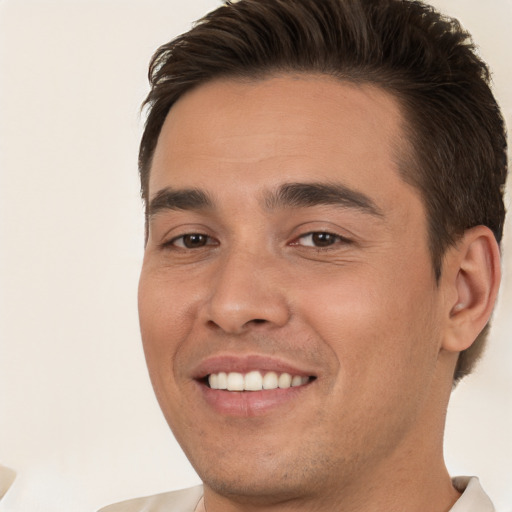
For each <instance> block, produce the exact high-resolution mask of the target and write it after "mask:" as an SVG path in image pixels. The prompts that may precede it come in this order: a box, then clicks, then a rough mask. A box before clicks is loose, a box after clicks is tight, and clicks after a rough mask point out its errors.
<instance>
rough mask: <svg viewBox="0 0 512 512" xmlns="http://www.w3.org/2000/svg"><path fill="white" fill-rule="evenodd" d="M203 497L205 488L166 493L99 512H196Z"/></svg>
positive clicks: (121, 503) (119, 504)
mask: <svg viewBox="0 0 512 512" xmlns="http://www.w3.org/2000/svg"><path fill="white" fill-rule="evenodd" d="M202 495H203V487H202V486H201V485H199V486H197V487H191V488H190V489H183V490H180V491H173V492H165V493H163V494H155V495H153V496H146V497H144V498H136V499H134V500H128V501H122V502H120V503H115V504H114V505H109V506H108V507H105V508H102V509H101V510H99V511H98V512H194V510H195V508H196V505H197V503H198V502H199V500H200V499H201V497H202Z"/></svg>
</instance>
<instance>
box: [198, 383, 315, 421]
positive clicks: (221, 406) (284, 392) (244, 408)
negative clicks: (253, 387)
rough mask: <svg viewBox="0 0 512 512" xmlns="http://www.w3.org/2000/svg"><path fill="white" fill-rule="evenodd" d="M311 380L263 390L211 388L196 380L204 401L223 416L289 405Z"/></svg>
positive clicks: (250, 414) (245, 413) (255, 413)
mask: <svg viewBox="0 0 512 512" xmlns="http://www.w3.org/2000/svg"><path fill="white" fill-rule="evenodd" d="M313 382H314V381H313ZM313 382H309V383H308V384H305V385H303V386H295V387H290V388H286V389H281V388H277V389H269V390H265V391H226V390H218V389H211V388H210V387H208V386H206V385H205V384H204V383H202V382H198V385H199V386H200V388H201V391H202V395H203V397H204V399H205V401H206V403H207V404H208V405H209V406H210V407H211V408H212V409H213V410H214V411H215V412H217V413H218V414H222V415H225V416H238V417H244V416H262V415H264V414H268V413H271V412H272V411H274V410H275V409H278V408H282V407H285V406H287V405H291V404H292V403H293V402H294V401H295V400H296V399H297V398H298V397H299V396H300V395H302V394H303V393H304V392H305V391H306V390H308V389H309V388H310V387H311V385H312V384H313Z"/></svg>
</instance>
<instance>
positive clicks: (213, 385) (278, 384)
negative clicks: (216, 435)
mask: <svg viewBox="0 0 512 512" xmlns="http://www.w3.org/2000/svg"><path fill="white" fill-rule="evenodd" d="M301 366H303V365H300V366H296V365H294V364H293V363H288V362H286V361H284V360H281V359H279V358H275V357H266V356H260V355H255V354H253V355H246V356H233V355H218V356H215V357H212V358H208V359H206V360H204V361H203V362H202V363H201V364H200V365H199V366H198V367H197V368H196V369H195V372H194V373H195V375H194V380H195V381H196V383H197V384H198V385H199V386H198V388H197V389H198V391H200V392H201V394H200V396H202V398H203V400H204V402H203V403H205V404H206V405H207V406H208V407H207V410H209V411H211V412H213V413H214V414H215V415H220V416H222V417H224V416H231V417H247V416H266V415H268V414H271V413H272V412H275V411H277V410H279V411H281V413H283V411H284V410H286V408H287V407H288V408H293V407H295V405H296V404H297V400H299V396H300V397H302V400H304V396H306V395H305V393H307V390H310V389H311V390H312V389H313V387H314V386H313V385H314V384H315V382H316V381H317V380H318V376H317V375H316V374H313V373H312V372H311V369H310V370H309V371H308V370H307V369H306V368H304V367H303V368H301ZM283 408H285V409H283ZM216 417H217V416H216Z"/></svg>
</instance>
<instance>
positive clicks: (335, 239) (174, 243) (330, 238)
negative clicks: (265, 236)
mask: <svg viewBox="0 0 512 512" xmlns="http://www.w3.org/2000/svg"><path fill="white" fill-rule="evenodd" d="M315 236H316V237H317V238H318V237H324V238H325V242H326V244H325V245H315V240H314V239H315ZM308 237H310V238H311V242H312V243H311V244H301V243H300V241H301V240H305V239H307V238H308ZM194 238H199V239H202V240H203V241H204V243H202V244H201V245H198V246H196V247H187V246H186V243H187V242H186V240H187V239H188V240H189V241H192V243H193V239H194ZM178 241H181V244H178ZM212 242H213V243H212ZM318 242H319V240H317V242H316V243H317V244H318ZM340 243H341V244H350V243H352V242H351V240H349V239H348V238H345V237H343V236H340V235H337V234H335V233H331V232H329V231H311V232H309V233H304V234H303V235H300V236H299V237H297V238H296V239H295V240H294V241H293V242H291V243H290V245H292V246H301V247H312V248H315V249H317V250H329V249H331V247H332V246H333V245H337V244H340ZM162 245H163V247H172V248H178V249H182V250H195V249H202V248H203V247H207V246H216V245H218V242H217V241H215V240H214V239H213V238H211V237H210V236H208V235H205V234H204V233H186V234H184V235H180V236H177V237H175V238H173V239H172V240H169V241H168V242H165V243H164V244H162Z"/></svg>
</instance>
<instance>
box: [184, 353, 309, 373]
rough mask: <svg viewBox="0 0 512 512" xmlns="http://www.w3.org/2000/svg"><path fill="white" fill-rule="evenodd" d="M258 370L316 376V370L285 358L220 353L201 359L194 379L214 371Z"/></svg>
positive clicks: (194, 371) (241, 371) (240, 371)
mask: <svg viewBox="0 0 512 512" xmlns="http://www.w3.org/2000/svg"><path fill="white" fill-rule="evenodd" d="M254 370H258V371H261V372H276V373H289V374H290V375H299V376H301V377H314V376H316V374H315V372H312V371H311V370H308V369H307V368H305V367H303V366H302V365H300V364H297V363H290V362H288V361H286V360H285V359H281V358H279V357H275V356H266V355H261V354H248V355H233V354H218V355H215V356H211V357H208V358H206V359H204V360H203V361H201V362H200V363H199V364H198V365H197V367H196V368H195V369H194V370H193V372H192V376H193V378H194V379H204V378H205V377H207V376H208V375H210V374H212V373H219V372H228V373H229V372H238V373H248V372H250V371H254Z"/></svg>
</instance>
